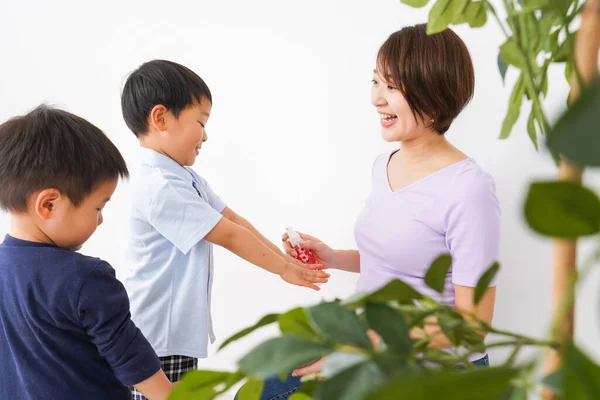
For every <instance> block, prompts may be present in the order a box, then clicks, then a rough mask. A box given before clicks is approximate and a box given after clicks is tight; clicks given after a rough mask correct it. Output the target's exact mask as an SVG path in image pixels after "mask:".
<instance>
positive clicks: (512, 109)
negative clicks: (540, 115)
mask: <svg viewBox="0 0 600 400" xmlns="http://www.w3.org/2000/svg"><path fill="white" fill-rule="evenodd" d="M524 93H525V79H524V77H523V73H521V75H519V79H517V82H516V83H515V87H514V88H513V90H512V93H511V94H510V100H509V103H508V111H507V112H506V117H504V122H502V131H501V132H500V139H506V138H508V137H509V136H510V132H511V131H512V128H513V126H514V125H515V123H516V122H517V120H518V119H519V115H520V114H521V104H522V103H523V94H524Z"/></svg>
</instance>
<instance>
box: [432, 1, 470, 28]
mask: <svg viewBox="0 0 600 400" xmlns="http://www.w3.org/2000/svg"><path fill="white" fill-rule="evenodd" d="M468 4H469V0H438V1H437V2H436V3H435V5H434V6H433V7H432V8H431V11H430V12H429V20H428V22H427V34H428V35H431V34H434V33H438V32H441V31H443V30H444V29H446V28H447V27H448V26H449V25H450V24H452V23H454V21H456V20H458V19H459V17H460V15H461V14H462V13H463V11H464V10H465V9H466V7H467V6H468Z"/></svg>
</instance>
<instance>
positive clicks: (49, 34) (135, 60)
mask: <svg viewBox="0 0 600 400" xmlns="http://www.w3.org/2000/svg"><path fill="white" fill-rule="evenodd" d="M0 5H1V9H2V12H1V13H0V37H1V38H2V40H1V41H0V93H1V95H0V120H2V121H4V120H5V119H7V118H9V117H10V116H13V115H16V114H22V113H25V112H26V111H28V110H30V109H32V108H33V107H35V106H36V105H38V104H39V103H40V102H47V103H49V104H53V105H56V106H60V107H64V108H66V109H68V110H69V111H71V112H74V113H77V114H79V115H81V116H83V117H85V118H87V119H89V120H90V121H92V122H93V123H95V124H96V125H98V126H99V127H100V128H102V129H103V130H104V131H105V132H106V133H107V134H108V135H109V136H110V138H111V139H112V140H113V141H114V142H115V143H116V144H117V146H118V147H119V149H120V150H121V151H122V153H123V154H124V156H125V158H126V160H127V162H128V164H129V165H130V168H131V169H132V170H133V172H135V165H136V163H137V160H138V154H137V148H138V143H137V140H136V139H135V137H134V136H133V134H132V133H131V132H129V131H128V129H127V127H126V125H125V123H124V122H123V120H122V118H121V111H120V97H119V96H120V90H121V87H122V84H123V82H124V79H125V77H126V75H127V74H128V73H129V72H130V71H132V70H133V69H135V68H136V67H137V66H138V65H140V64H141V63H142V62H145V61H148V60H150V59H154V58H164V59H169V60H173V61H176V62H179V63H182V64H184V65H186V66H188V67H190V68H191V69H193V70H194V71H196V72H197V73H198V74H199V75H200V76H202V77H203V78H204V80H205V81H206V82H207V83H208V85H209V87H210V88H211V90H212V92H213V96H214V102H213V112H212V116H211V119H210V121H209V123H208V135H209V141H208V142H207V143H206V144H205V147H204V149H203V150H202V152H201V155H200V157H199V158H198V161H197V163H196V165H195V167H194V168H195V169H196V170H197V171H198V172H199V173H200V174H201V175H202V176H204V177H205V178H207V179H208V181H209V182H210V183H211V185H212V186H213V188H214V189H215V191H216V192H217V193H218V194H219V195H220V196H221V197H222V198H223V199H224V200H225V201H226V202H227V204H228V205H229V206H230V207H231V208H232V209H234V210H235V211H237V212H238V213H239V214H241V215H243V216H244V217H246V218H247V219H248V220H250V221H251V222H252V223H253V224H254V225H255V226H256V227H257V228H258V229H259V230H260V231H261V232H262V233H263V234H265V235H266V236H267V237H269V238H270V239H271V240H273V241H274V242H277V243H279V239H280V236H281V234H282V233H283V229H284V227H285V226H286V225H288V224H291V225H293V226H294V227H295V228H296V229H298V230H302V231H305V232H308V233H312V234H313V235H315V236H318V237H320V238H321V239H323V240H324V241H326V242H327V243H329V244H330V245H331V246H333V247H336V248H354V246H355V244H354V239H353V225H354V221H355V219H356V217H357V215H358V213H359V212H360V210H361V208H362V206H363V204H364V200H365V197H366V196H367V195H368V193H369V188H370V173H371V164H372V162H373V160H374V159H375V157H376V156H377V155H378V154H379V153H381V152H384V151H388V150H390V149H392V148H393V147H394V146H393V145H390V144H386V143H384V142H383V140H382V139H381V138H380V134H379V131H380V128H379V122H378V116H377V114H376V112H375V110H374V108H373V107H372V106H371V104H370V79H371V75H372V70H373V67H374V60H375V55H376V52H377V50H378V48H379V46H380V45H381V43H382V42H383V41H384V40H385V39H386V38H387V36H388V35H389V34H391V33H392V32H394V31H396V30H398V29H400V28H401V27H403V26H405V25H410V24H415V23H420V22H424V21H425V20H426V18H427V9H421V10H415V9H412V8H410V7H408V6H405V5H402V4H400V2H399V1H398V0H376V1H375V0H369V1H359V0H353V1H349V0H343V1H331V0H327V1H324V0H303V1H287V0H286V1H283V0H278V1H276V0H272V1H267V0H260V1H258V0H257V1H233V0H229V1H222V0H221V1H218V2H217V1H198V0H197V1H191V0H190V1H175V0H171V1H169V2H158V1H135V2H134V1H121V2H87V1H85V2H83V1H53V2H48V1H41V0H36V1H22V2H21V1H20V2H16V1H8V0H2V1H1V2H0ZM455 30H456V32H457V33H459V35H461V37H462V38H463V39H464V40H465V42H466V43H467V46H468V47H469V49H470V51H471V54H472V57H473V61H474V65H475V73H476V91H475V97H474V100H473V102H472V103H471V104H470V105H469V106H468V108H467V109H466V110H465V111H464V113H463V114H462V115H461V116H460V117H459V118H458V119H457V120H456V122H455V124H454V125H453V126H452V128H451V129H450V131H449V132H448V134H447V136H448V138H449V139H450V140H451V141H452V142H453V143H454V144H455V145H456V146H458V147H459V148H460V149H462V150H463V151H464V152H466V153H467V154H469V155H470V156H471V157H473V158H474V159H475V160H476V161H477V162H478V163H479V164H480V165H481V166H482V167H483V168H484V169H486V170H487V171H489V172H490V173H491V174H492V175H493V176H494V177H495V179H496V183H497V191H498V197H499V199H500V203H501V206H502V210H503V217H502V223H503V228H502V258H501V262H502V265H503V268H502V271H501V277H500V280H499V287H498V298H497V303H496V315H495V321H494V322H495V324H496V325H497V326H498V327H501V328H505V329H510V330H514V331H518V332H521V333H523V334H527V335H532V336H543V335H545V334H546V333H547V331H548V325H549V302H550V281H551V274H550V271H551V242H550V241H549V240H546V239H543V238H540V237H538V236H536V235H535V234H533V233H532V232H531V231H530V230H529V229H528V228H527V226H526V225H525V223H524V220H523V217H522V214H523V213H522V203H523V198H524V194H525V191H526V186H527V183H528V182H530V181H531V180H532V179H535V178H549V177H553V176H554V175H555V167H554V165H553V163H552V162H551V160H550V157H549V156H548V155H547V154H545V152H543V151H542V152H541V153H536V151H535V149H534V147H533V145H532V144H531V143H530V141H529V139H528V138H527V133H526V131H525V121H524V118H523V119H522V120H520V121H519V122H518V124H517V125H516V127H515V129H514V132H513V135H512V136H511V137H510V138H509V139H508V140H505V141H500V140H498V139H497V137H498V134H499V132H500V126H501V123H502V120H503V118H504V114H505V111H506V108H507V102H508V96H509V94H510V93H509V92H510V90H509V89H507V88H505V87H504V86H503V84H502V81H501V78H500V76H499V73H498V70H497V67H496V56H497V51H498V47H499V45H500V44H501V43H502V42H503V37H502V34H501V32H500V30H499V29H498V27H497V25H496V24H495V22H494V21H490V23H488V25H487V26H486V27H484V28H482V29H477V30H472V29H470V28H468V27H465V26H460V27H457V28H455ZM550 74H551V76H550V91H549V94H548V101H547V102H546V106H545V107H546V110H547V111H548V112H549V114H550V115H551V116H552V119H553V120H554V119H556V116H557V115H558V114H559V113H560V112H561V111H562V110H563V108H564V98H565V95H566V93H567V90H568V89H567V85H566V82H565V80H564V78H563V76H564V75H563V69H562V68H561V67H556V68H555V69H551V71H550ZM515 79H516V74H515V71H514V70H512V71H510V70H509V73H508V76H507V80H508V83H510V84H511V85H512V82H514V80H515ZM511 87H512V86H511ZM523 112H527V113H528V112H529V110H528V109H527V110H526V106H524V107H523ZM587 181H588V183H589V184H591V185H592V186H595V187H596V188H598V187H599V186H600V176H599V175H598V174H597V173H588V174H587ZM128 196H129V188H128V186H127V183H122V184H121V185H120V186H119V187H118V189H117V192H116V194H115V196H114V199H113V201H111V203H110V204H109V205H108V206H107V208H106V210H105V223H104V225H103V226H101V227H100V228H99V229H98V231H97V233H96V234H95V235H94V236H93V237H92V238H91V239H90V241H89V242H88V243H87V244H86V245H85V246H84V248H83V252H84V253H86V254H89V255H94V256H99V257H102V258H105V259H107V260H108V261H109V262H111V263H112V265H113V266H114V267H115V269H116V270H117V271H122V270H123V268H124V257H123V252H124V243H125V239H126V235H127V227H126V224H125V221H126V218H127V214H128ZM8 229H9V216H8V215H7V214H0V234H2V235H4V234H5V233H6V232H8ZM590 244H591V243H589V242H587V243H585V244H584V246H582V247H581V249H582V252H581V256H582V258H583V256H585V255H587V253H588V250H589V249H590V248H591V247H590ZM216 270H217V274H216V280H215V283H214V299H213V314H214V317H213V319H214V323H215V327H216V332H217V335H218V338H219V339H218V340H219V342H221V341H223V340H224V339H225V338H226V337H228V336H229V335H231V334H233V333H235V332H237V331H238V330H239V329H241V328H243V327H246V326H248V325H250V324H253V323H254V322H256V321H257V320H258V319H259V318H260V317H261V316H262V315H264V314H266V313H269V312H277V311H284V310H287V309H290V308H292V307H295V306H298V305H310V304H314V303H317V302H319V301H320V300H321V299H332V298H335V297H342V298H344V297H347V296H349V295H350V294H352V293H353V290H354V285H355V282H356V279H357V277H356V276H355V275H352V274H349V273H344V272H339V271H334V272H333V273H332V278H331V281H330V283H329V284H327V285H325V286H323V288H322V291H321V292H319V293H316V292H311V291H309V290H307V289H301V288H296V287H291V286H289V285H287V284H285V283H284V282H283V281H281V280H280V279H279V278H278V277H276V276H273V275H269V274H268V273H265V272H263V271H262V270H260V269H259V268H257V267H254V266H252V265H250V264H248V263H246V262H244V261H242V260H240V259H239V258H237V257H236V256H234V255H232V254H230V253H228V252H227V251H225V250H223V249H220V248H218V249H217V250H216ZM599 280H600V276H598V274H597V273H594V274H592V275H591V276H590V279H589V280H588V281H587V282H585V285H584V287H583V291H582V293H581V295H580V297H579V299H578V306H577V323H576V328H577V339H578V341H579V344H580V345H581V346H583V347H584V348H585V349H587V350H588V351H590V352H591V353H592V354H593V355H594V357H595V358H596V359H599V358H600V342H599V341H598V339H597V338H598V334H599V333H600V330H599V324H598V307H599V305H600V301H599V299H598V296H597V293H598V291H599V290H598V289H599V286H598V283H599ZM190 306H193V305H190ZM157 317H159V316H157ZM275 332H276V331H275V329H264V330H262V331H260V332H257V333H255V334H253V335H252V336H251V337H249V339H248V340H246V341H243V342H241V343H239V344H237V345H232V346H231V347H230V348H228V349H226V350H224V351H222V352H219V353H216V346H213V349H212V351H211V356H210V358H208V359H207V360H202V361H201V362H200V364H201V367H202V368H215V369H232V368H234V367H235V363H236V361H237V360H238V359H239V357H240V356H241V355H242V354H244V353H245V351H246V350H248V349H249V348H250V347H251V346H253V345H254V344H255V343H257V342H258V341H260V340H262V339H264V338H266V337H267V336H269V335H273V334H275ZM219 342H217V344H218V343H219ZM501 355H502V354H493V356H495V357H492V363H494V362H498V360H499V359H500V356H501Z"/></svg>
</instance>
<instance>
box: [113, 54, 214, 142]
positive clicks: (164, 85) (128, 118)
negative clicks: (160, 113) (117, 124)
mask: <svg viewBox="0 0 600 400" xmlns="http://www.w3.org/2000/svg"><path fill="white" fill-rule="evenodd" d="M202 99H207V100H208V101H210V102H211V103H212V94H211V93H210V90H209V89H208V86H207V85H206V83H204V81H203V80H202V78H200V77H199V76H198V75H197V74H196V73H195V72H194V71H192V70H191V69H189V68H187V67H184V66H183V65H180V64H177V63H174V62H172V61H165V60H153V61H148V62H147V63H144V64H142V65H141V66H140V67H139V68H138V69H137V70H135V71H133V72H132V73H131V75H129V77H128V78H127V81H126V82H125V87H124V88H123V93H122V94H121V110H122V111H123V118H124V119H125V123H126V124H127V126H128V127H129V129H131V131H132V132H133V134H134V135H135V136H139V135H141V134H144V133H146V132H147V130H148V116H149V115H150V112H151V111H152V109H153V108H154V107H155V106H157V105H159V104H162V105H163V106H165V107H166V108H167V109H168V110H169V111H170V112H172V113H173V115H175V117H178V116H179V113H180V112H181V111H183V110H185V109H186V108H187V107H188V106H191V105H192V104H194V102H197V103H200V102H201V101H202Z"/></svg>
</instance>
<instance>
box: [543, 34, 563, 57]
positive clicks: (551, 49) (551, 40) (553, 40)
mask: <svg viewBox="0 0 600 400" xmlns="http://www.w3.org/2000/svg"><path fill="white" fill-rule="evenodd" d="M559 33H560V31H559V30H556V31H554V32H552V33H551V34H549V35H548V36H547V37H546V41H545V43H544V50H545V51H546V52H548V53H551V54H555V53H556V52H557V51H558V35H559Z"/></svg>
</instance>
